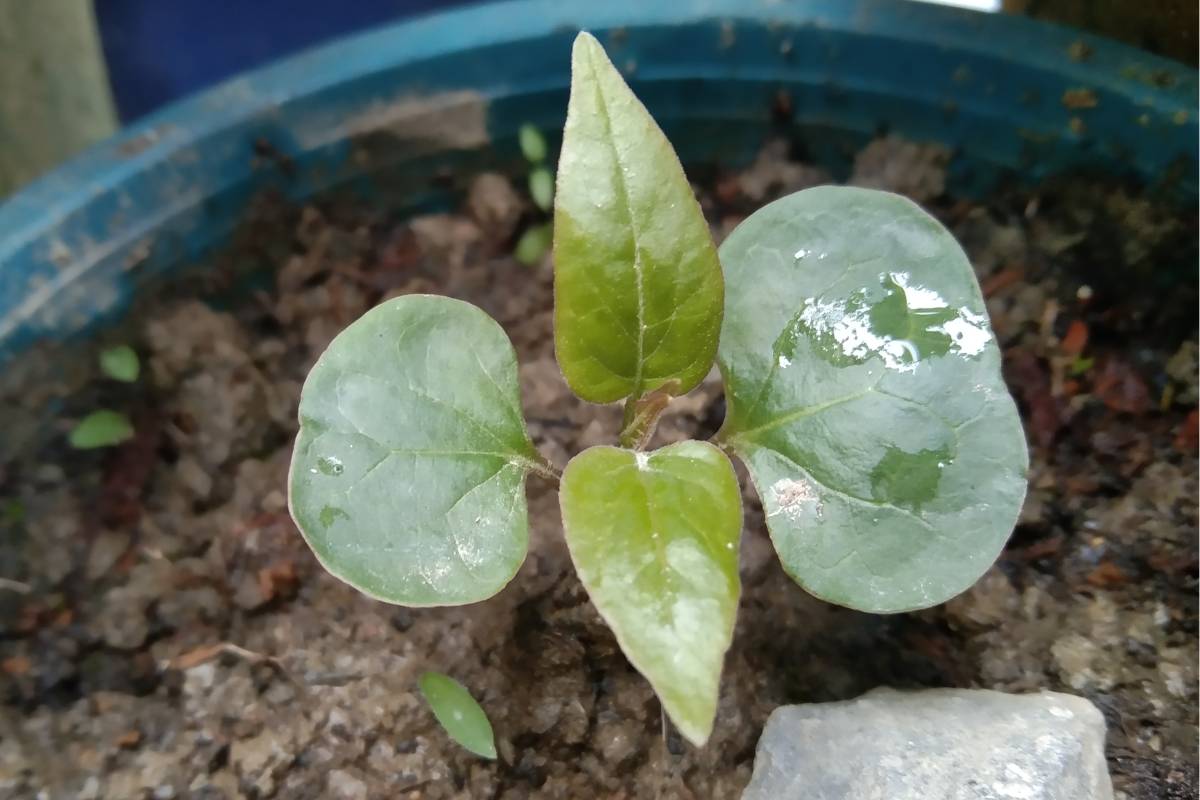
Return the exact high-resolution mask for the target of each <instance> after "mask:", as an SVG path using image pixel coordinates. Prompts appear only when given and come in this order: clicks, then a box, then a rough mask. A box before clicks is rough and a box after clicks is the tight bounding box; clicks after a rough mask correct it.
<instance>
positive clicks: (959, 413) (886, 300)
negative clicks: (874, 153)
mask: <svg viewBox="0 0 1200 800" xmlns="http://www.w3.org/2000/svg"><path fill="white" fill-rule="evenodd" d="M721 261H722V263H724V265H725V269H726V270H727V274H728V277H729V292H728V294H727V296H726V307H725V326H724V329H723V330H722V332H721V350H720V355H719V363H720V366H721V372H722V374H723V376H724V378H725V387H726V403H727V408H728V411H727V415H728V416H727V419H726V422H725V426H724V428H723V429H722V432H721V434H720V438H721V439H723V440H724V441H725V442H726V444H727V445H729V446H731V447H732V448H733V449H734V450H735V451H736V452H737V454H738V455H739V456H740V457H741V458H742V459H743V460H744V461H745V462H746V465H747V466H748V467H749V469H750V474H751V477H752V478H753V480H754V484H755V487H756V488H757V489H758V493H759V497H761V498H762V502H763V507H764V509H765V512H766V515H767V526H768V528H769V529H770V531H771V536H772V539H773V540H774V542H775V548H776V550H777V551H778V552H779V556H780V559H781V560H782V561H783V566H784V569H786V570H787V572H788V574H790V575H791V576H792V577H793V578H794V579H795V580H796V581H797V582H798V583H799V584H800V585H801V586H803V587H804V588H805V589H807V590H808V591H810V592H812V593H813V594H815V595H817V596H818V597H821V598H823V599H825V600H828V601H831V602H834V603H838V604H840V605H845V606H849V607H851V608H857V609H862V610H864V611H874V612H894V611H904V610H909V609H915V608H924V607H926V606H930V605H934V604H936V603H940V602H942V601H944V600H947V599H949V598H950V597H953V596H954V595H955V594H958V593H959V592H961V591H962V590H964V589H966V588H967V587H968V586H970V585H971V584H972V583H974V582H975V580H976V579H977V578H978V577H979V576H980V575H981V574H983V572H984V570H986V569H987V568H988V566H989V565H990V564H991V563H992V562H993V561H994V560H995V559H996V556H997V555H998V554H999V553H1000V550H1001V548H1002V547H1003V546H1004V542H1005V540H1006V539H1007V538H1008V536H1009V533H1010V532H1011V531H1012V527H1013V524H1014V522H1015V521H1016V517H1017V513H1018V511H1019V510H1020V508H1021V502H1022V499H1023V498H1024V495H1025V469H1026V466H1027V463H1028V456H1027V453H1026V449H1025V438H1024V435H1023V433H1022V431H1021V423H1020V419H1019V418H1018V416H1017V412H1016V407H1015V406H1014V404H1013V401H1012V398H1011V397H1010V396H1009V394H1008V390H1007V389H1006V388H1005V385H1004V382H1003V380H1002V379H1001V377H1000V352H999V348H998V346H997V344H996V339H995V337H994V336H993V335H992V331H991V327H990V325H989V323H988V318H987V311H986V309H985V308H984V305H983V298H982V297H981V296H980V293H979V286H978V284H977V283H976V281H975V275H974V272H973V271H972V269H971V265H970V263H969V262H968V261H967V258H966V256H965V255H964V254H963V251H962V249H961V248H960V247H959V246H958V244H957V243H956V242H955V241H954V239H953V237H951V236H950V234H949V233H948V232H947V231H946V230H945V229H944V228H943V227H942V226H941V225H940V224H939V223H938V222H937V221H936V220H935V219H933V218H932V217H930V216H929V215H927V214H926V213H925V212H923V211H921V209H919V208H918V207H917V206H915V205H914V204H913V203H911V202H909V201H908V200H905V199H904V198H901V197H899V196H897V195H893V194H888V193H885V192H876V191H871V190H866V189H851V188H839V187H820V188H816V189H808V190H806V191H802V192H798V193H796V194H793V195H791V196H789V197H785V198H783V199H782V200H777V201H776V202H774V203H771V204H770V205H768V206H766V207H765V208H763V209H761V210H759V211H758V212H756V213H755V214H753V215H752V216H751V217H750V218H749V219H747V220H746V221H745V222H743V223H742V224H741V225H739V226H738V228H737V229H736V230H735V231H734V232H733V233H732V234H731V235H730V236H729V238H728V239H726V240H725V243H724V244H723V245H722V246H721Z"/></svg>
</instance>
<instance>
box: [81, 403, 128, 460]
mask: <svg viewBox="0 0 1200 800" xmlns="http://www.w3.org/2000/svg"><path fill="white" fill-rule="evenodd" d="M132 438H133V423H132V422H130V421H129V417H127V416H125V415H124V414H122V413H121V412H119V411H110V410H108V409H101V410H99V411H93V412H92V413H91V414H88V415H87V416H86V417H84V418H83V419H81V420H80V421H79V422H78V424H76V425H75V427H74V428H72V429H71V433H70V436H69V437H68V441H69V442H70V444H71V447H74V448H75V449H76V450H94V449H95V448H97V447H112V446H113V445H117V444H120V443H121V442H124V441H128V440H129V439H132Z"/></svg>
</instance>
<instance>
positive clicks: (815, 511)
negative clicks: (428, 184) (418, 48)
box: [290, 33, 1027, 745]
mask: <svg viewBox="0 0 1200 800" xmlns="http://www.w3.org/2000/svg"><path fill="white" fill-rule="evenodd" d="M572 71H573V73H572V84H571V98H570V104H569V107H568V111H567V122H566V128H565V131H564V136H563V146H562V151H561V156H560V160H559V165H558V180H557V192H556V198H555V209H554V261H555V265H554V269H555V286H554V291H555V331H554V336H555V347H556V354H557V357H558V363H559V367H560V368H561V370H562V372H563V375H564V377H565V379H566V381H567V384H568V385H569V386H570V388H571V389H572V390H573V391H574V392H575V393H576V394H577V395H579V396H580V397H581V398H583V399H584V400H588V401H591V402H594V403H613V402H618V401H624V404H625V425H624V430H623V431H622V432H621V435H620V442H619V446H614V447H593V448H589V449H587V450H585V451H583V452H582V453H579V454H578V455H576V456H575V457H574V458H572V459H571V461H570V463H569V464H568V465H567V467H566V469H565V470H564V471H563V473H562V474H561V477H560V475H559V472H558V469H557V468H556V467H555V466H554V465H552V464H550V463H549V462H547V460H546V459H545V458H543V457H542V456H541V455H540V454H539V453H538V451H537V449H536V448H535V447H534V445H533V443H532V441H531V440H530V438H529V434H528V433H527V431H526V428H525V423H524V420H523V418H522V415H521V405H520V394H519V387H518V382H517V361H516V356H515V354H514V352H513V348H512V345H511V344H510V343H509V341H508V339H507V338H506V336H505V334H504V332H503V330H501V328H500V326H499V325H498V324H496V323H495V322H494V321H493V320H491V319H490V318H489V317H488V316H487V315H486V314H484V313H483V312H482V311H480V310H479V309H477V308H475V307H474V306H471V305H469V304H467V303H463V302H461V301H458V300H451V299H448V298H444V297H432V296H427V295H411V296H407V297H401V298H398V299H395V300H391V301H388V302H386V303H384V304H382V305H380V306H379V307H377V308H375V309H373V310H371V311H369V312H367V313H366V314H365V315H364V316H363V317H362V318H361V319H359V320H358V321H356V322H354V323H353V324H352V325H350V327H349V328H347V329H346V330H345V331H344V332H342V333H341V334H340V335H339V336H338V337H337V338H336V339H335V340H334V341H333V343H332V344H331V345H330V346H329V348H328V350H326V351H325V353H324V354H323V355H322V356H321V358H320V359H319V360H318V362H317V364H316V365H315V366H314V367H313V370H312V372H311V373H310V374H309V376H308V380H307V382H306V383H305V386H304V390H303V393H302V395H301V399H300V434H299V438H298V439H297V441H296V449H295V454H294V456H293V460H292V472H291V479H290V480H291V485H290V493H291V508H292V513H293V515H294V516H295V518H296V521H297V523H298V525H299V527H300V530H301V531H302V533H303V534H304V536H305V538H306V539H307V541H308V543H309V545H310V546H311V547H312V549H313V551H314V552H315V553H316V554H317V557H318V558H319V559H320V560H321V562H322V563H323V564H324V565H325V567H326V568H327V569H328V570H329V571H330V572H332V573H333V574H334V575H336V576H337V577H339V578H341V579H343V580H345V581H347V582H348V583H350V584H351V585H353V586H355V587H357V588H358V589H359V590H361V591H363V592H365V593H367V594H369V595H371V596H373V597H377V598H379V599H381V600H384V601H387V602H391V603H399V604H403V605H409V606H434V605H457V604H463V603H472V602H476V601H479V600H483V599H485V598H487V597H490V596H492V595H493V594H495V593H496V592H498V591H499V590H500V589H501V588H503V587H504V585H505V584H506V583H507V582H508V581H509V580H510V579H511V578H512V577H513V575H515V574H516V572H517V569H518V568H519V567H520V565H521V562H522V561H523V560H524V558H525V553H526V546H527V542H528V520H527V513H526V505H525V479H526V476H527V475H529V474H530V473H532V474H534V475H536V476H538V477H539V478H541V479H545V480H548V481H556V480H557V481H559V482H560V487H559V488H560V505H561V510H562V516H563V522H564V530H565V535H566V540H567V545H568V547H569V549H570V553H571V557H572V559H573V561H574V563H575V566H576V569H577V570H578V573H579V576H580V579H581V580H582V582H583V584H584V586H585V587H586V589H587V591H588V593H589V595H590V597H591V599H592V602H593V603H594V604H595V606H596V608H597V609H598V610H599V612H600V613H601V614H602V615H603V616H604V618H605V619H606V620H607V622H608V623H609V625H610V626H611V627H612V629H613V631H614V633H615V634H616V637H617V641H618V642H619V644H620V646H621V648H622V650H623V651H624V652H625V654H626V656H627V657H628V658H629V660H630V662H631V663H632V664H633V665H634V666H635V667H636V668H637V669H638V670H640V671H641V672H642V674H643V675H645V676H646V678H647V679H648V680H649V681H650V683H651V685H652V686H653V687H654V689H655V691H656V692H657V694H658V696H659V698H660V699H661V701H662V704H663V707H664V708H665V710H666V712H667V713H668V714H669V715H670V717H671V719H672V720H673V721H674V722H675V724H676V725H677V726H678V728H679V730H680V732H681V733H682V734H683V735H684V736H685V737H686V738H687V739H689V740H690V741H692V742H694V743H695V744H697V745H699V744H702V743H703V742H704V741H705V740H706V739H707V738H708V735H709V733H710V732H711V729H712V725H713V719H714V715H715V712H716V707H717V696H718V683H719V678H720V672H721V666H722V662H723V660H724V654H725V651H726V650H727V649H728V647H729V644H730V642H731V640H732V636H733V628H734V619H735V615H736V611H737V604H738V597H739V593H740V583H739V578H738V540H739V536H740V532H741V527H742V509H741V501H740V497H741V495H740V492H739V488H738V484H737V479H736V477H735V474H734V470H733V465H732V463H731V461H730V458H731V457H735V456H736V457H737V458H740V459H741V460H742V462H743V463H744V464H745V465H746V467H747V469H748V471H749V473H750V477H751V480H752V481H753V483H754V486H755V488H756V490H757V492H758V496H759V498H760V499H761V501H762V505H763V510H764V512H765V516H766V522H767V527H768V529H769V531H770V533H771V537H772V540H773V541H774V544H775V548H776V550H777V552H778V554H779V557H780V560H781V561H782V563H783V567H784V569H785V570H786V571H787V573H788V574H789V575H790V576H791V577H792V578H793V579H794V580H795V581H796V582H797V583H798V584H800V585H801V586H802V587H804V588H805V589H807V590H808V591H809V592H811V593H813V594H814V595H816V596H818V597H820V598H823V599H825V600H828V601H830V602H833V603H838V604H840V605H844V606H848V607H850V608H856V609H860V610H863V611H869V612H876V613H891V612H899V611H907V610H911V609H918V608H924V607H927V606H931V605H935V604H937V603H941V602H943V601H945V600H946V599H948V598H950V597H952V596H954V595H956V594H958V593H959V592H961V591H963V590H964V589H966V588H967V587H968V586H970V585H971V584H972V583H974V582H975V580H976V579H977V578H978V577H979V576H980V575H981V574H982V573H983V572H984V570H986V569H987V567H988V566H989V565H990V564H991V563H992V561H994V560H995V558H996V556H997V555H998V554H999V552H1000V549H1001V547H1002V546H1003V544H1004V542H1005V540H1006V539H1007V538H1008V535H1009V533H1010V532H1011V530H1012V526H1013V523H1014V521H1015V519H1016V516H1017V512H1018V510H1019V509H1020V506H1021V501H1022V499H1023V497H1024V492H1025V470H1026V465H1027V454H1026V449H1025V441H1024V436H1023V434H1022V431H1021V425H1020V421H1019V418H1018V416H1017V412H1016V408H1015V406H1014V404H1013V401H1012V398H1011V397H1010V396H1009V394H1008V392H1007V390H1006V388H1005V386H1004V383H1003V381H1002V379H1001V377H1000V368H999V367H1000V353H999V349H998V347H997V344H996V340H995V337H994V336H993V334H992V331H991V328H990V326H989V323H988V319H987V315H986V311H985V308H984V305H983V299H982V297H981V296H980V292H979V287H978V284H977V283H976V281H975V277H974V274H973V272H972V270H971V266H970V264H969V263H968V261H967V259H966V257H965V255H964V254H963V252H962V250H961V249H960V248H959V246H958V245H957V244H956V243H955V241H954V239H953V238H952V237H951V236H950V234H949V233H948V232H947V231H946V230H945V229H944V228H943V227H942V226H941V225H940V224H939V223H938V222H937V221H936V220H934V219H933V218H932V217H930V216H928V215H927V214H925V213H924V212H923V211H921V210H920V209H919V208H917V206H915V205H914V204H912V203H911V202H909V201H908V200H905V199H903V198H900V197H898V196H895V195H892V194H887V193H883V192H877V191H869V190H864V189H853V188H838V187H820V188H815V189H809V190H806V191H803V192H798V193H796V194H793V195H791V196H789V197H785V198H783V199H781V200H778V201H776V202H774V203H771V204H770V205H768V206H766V207H764V208H762V209H761V210H759V211H758V212H757V213H755V214H753V215H752V216H751V217H749V218H748V219H747V220H746V221H744V222H743V223H742V224H741V225H740V226H738V228H737V229H736V230H735V231H734V232H733V233H732V234H731V235H730V236H729V238H728V239H727V240H726V241H725V242H724V244H723V245H722V246H721V249H720V253H719V258H718V252H717V250H716V249H715V248H714V246H713V242H712V239H711V237H710V234H709V229H708V226H707V225H706V223H705V221H704V218H703V216H702V215H701V212H700V208H699V206H698V204H697V203H696V200H695V198H694V196H693V194H692V190H691V188H690V187H689V185H688V182H687V179H686V178H685V176H684V173H683V169H682V168H681V167H680V164H679V161H678V159H677V158H676V156H675V153H674V151H673V150H672V149H671V146H670V144H669V143H668V142H667V139H666V137H665V136H664V135H663V133H662V131H660V130H659V128H658V126H657V125H656V124H655V123H654V121H653V120H652V119H651V117H650V115H649V114H648V113H647V111H646V109H645V108H644V107H643V106H642V104H641V103H640V102H638V100H637V99H636V98H635V97H634V95H633V94H632V92H630V90H629V88H628V87H627V86H626V85H625V83H624V81H623V80H622V79H621V76H620V74H619V73H618V72H617V70H616V69H614V68H613V66H612V64H611V63H610V62H609V60H608V58H607V57H606V55H605V53H604V51H603V49H602V48H601V46H600V45H599V43H598V42H597V41H596V40H595V39H594V38H592V37H591V36H590V35H588V34H586V33H584V34H580V36H579V38H578V39H576V41H575V47H574V52H573V56H572ZM714 359H715V361H716V363H717V364H718V366H719V367H720V371H721V377H722V379H723V381H724V384H725V397H726V407H727V415H726V419H725V422H724V425H723V426H722V428H721V430H720V431H719V432H718V434H717V435H716V436H715V437H714V440H713V441H712V442H699V441H687V442H683V443H679V444H673V445H671V446H668V447H664V448H661V449H658V450H654V451H650V452H647V451H646V450H645V447H646V446H647V443H648V442H649V441H650V440H651V438H652V434H653V431H654V426H655V423H656V421H657V419H658V415H659V414H660V413H661V412H662V410H663V408H664V407H665V406H666V405H667V404H668V403H669V402H670V401H671V398H672V397H675V396H678V395H681V394H684V393H686V392H688V391H690V390H691V389H693V388H695V387H696V386H697V385H698V384H699V383H700V382H701V380H703V379H704V377H705V375H707V374H708V372H709V370H710V368H711V366H712V364H713V362H714Z"/></svg>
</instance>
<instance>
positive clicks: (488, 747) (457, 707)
mask: <svg viewBox="0 0 1200 800" xmlns="http://www.w3.org/2000/svg"><path fill="white" fill-rule="evenodd" d="M418 683H419V685H420V687H421V694H423V695H425V700H426V701H427V702H428V703H429V708H430V709H431V710H432V711H433V716H434V717H436V718H437V721H438V722H439V723H441V726H442V727H443V728H445V730H446V733H448V734H450V738H451V739H453V740H454V741H456V742H458V743H459V744H461V745H462V746H463V747H465V748H467V749H468V750H470V751H471V752H472V753H474V754H475V755H477V756H483V757H484V758H495V757H496V738H495V736H494V734H493V733H492V723H491V722H489V721H488V718H487V714H486V713H484V710H483V708H482V707H480V705H479V703H477V702H475V698H474V697H471V693H470V692H469V691H467V687H465V686H463V685H462V684H461V683H459V682H458V681H456V680H454V679H453V678H451V677H449V676H448V675H443V674H441V673H440V672H426V673H425V674H424V675H422V676H421V679H420V681H419V682H418Z"/></svg>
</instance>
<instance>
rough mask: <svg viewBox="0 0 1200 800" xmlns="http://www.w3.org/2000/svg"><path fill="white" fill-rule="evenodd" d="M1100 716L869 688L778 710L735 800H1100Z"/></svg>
mask: <svg viewBox="0 0 1200 800" xmlns="http://www.w3.org/2000/svg"><path fill="white" fill-rule="evenodd" d="M1112 796H1113V789H1112V782H1111V781H1110V780H1109V777H1108V770H1107V769H1106V767H1105V763H1104V716H1103V715H1102V714H1101V713H1100V711H1099V709H1097V708H1096V707H1095V706H1094V705H1092V704H1091V703H1089V702H1088V701H1087V700H1085V699H1083V698H1082V697H1075V696H1074V695H1069V694H1059V693H1057V692H1042V693H1040V694H1025V695H1015V694H1005V693H1003V692H993V691H990V690H987V689H929V690H926V691H920V692H897V691H895V690H892V689H876V690H874V691H872V692H870V693H868V694H866V695H863V696H862V697H859V698H857V699H855V700H846V701H843V702H840V703H810V704H807V705H799V706H783V707H782V708H779V709H776V711H775V712H774V713H773V714H771V718H770V719H769V720H768V721H767V729H766V731H765V732H764V733H763V737H762V739H761V740H760V741H759V743H758V757H757V759H756V760H755V762H754V777H753V778H751V780H750V786H749V787H748V788H747V789H746V792H745V794H743V795H742V800H800V798H804V800H871V799H872V798H878V800H1111V798H1112Z"/></svg>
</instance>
